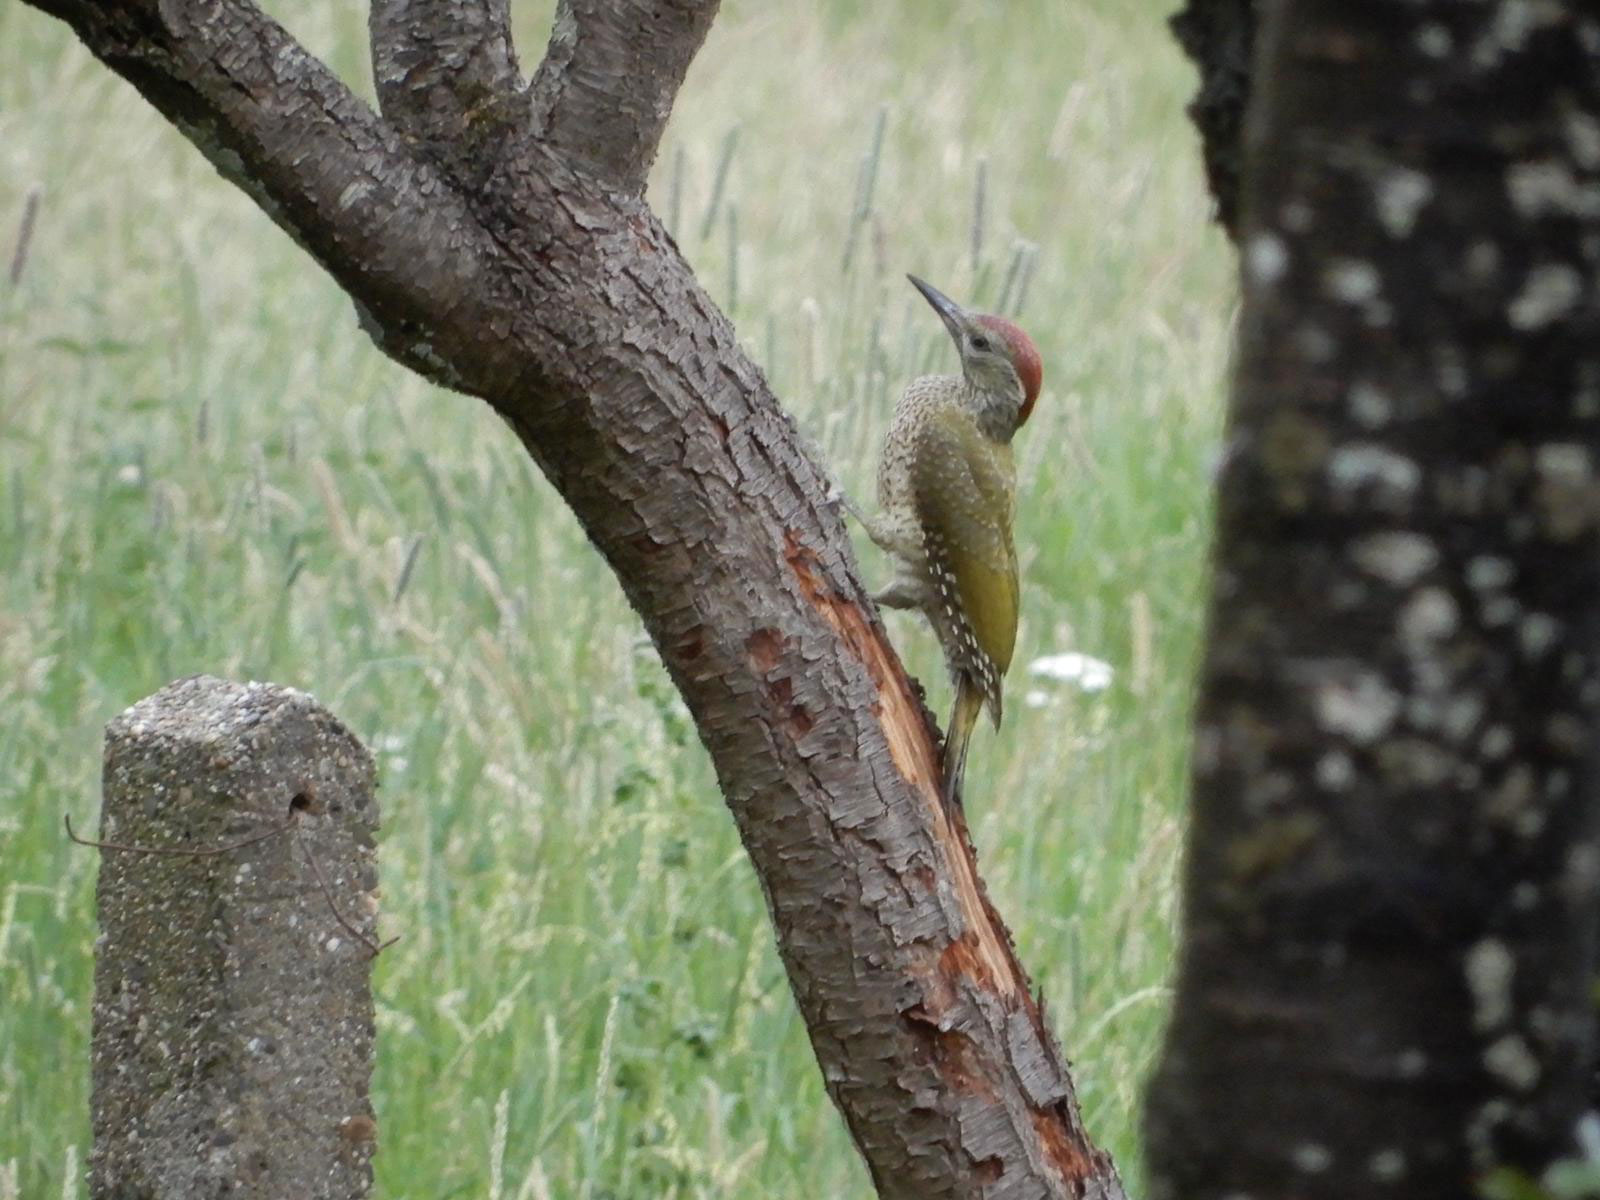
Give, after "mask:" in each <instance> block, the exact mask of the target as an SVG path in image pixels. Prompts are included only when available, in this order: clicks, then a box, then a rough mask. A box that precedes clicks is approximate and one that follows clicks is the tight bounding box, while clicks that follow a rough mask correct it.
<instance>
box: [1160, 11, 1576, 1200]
mask: <svg viewBox="0 0 1600 1200" xmlns="http://www.w3.org/2000/svg"><path fill="white" fill-rule="evenodd" d="M1261 19H1262V25H1261V28H1260V31H1259V37H1258V45H1257V56H1256V59H1255V78H1254V85H1253V94H1254V99H1253V100H1252V107H1251V111H1250V118H1249V122H1248V125H1247V129H1246V135H1245V144H1244V154H1243V165H1244V173H1243V180H1242V189H1243V190H1242V194H1241V205H1240V213H1241V222H1242V223H1241V228H1240V243H1241V254H1242V260H1243V285H1244V310H1243V316H1242V324H1241V332H1240V351H1239V362H1238V367H1237V376H1236V379H1235V383H1234V389H1233V401H1232V412H1231V424H1230V431H1229V438H1228V442H1227V447H1226V452H1225V459H1224V464H1223V467H1222V471H1221V479H1220V504H1219V530H1218V542H1217V549H1216V566H1215V576H1214V582H1213V588H1212V601H1211V618H1210V620H1211V625H1210V635H1209V641H1208V646H1207V652H1206V659H1205V665H1204V670H1203V676H1202V680H1201V691H1200V700H1199V712H1198V724H1197V729H1196V745H1195V752H1194V764H1193V777H1194V823H1193V827H1192V830H1191V835H1190V844H1189V860H1188V866H1187V875H1186V930H1185V938H1184V950H1183V961H1182V965H1181V974H1180V979H1179V986H1178V996H1177V1006H1176V1013H1175V1016H1174V1020H1173V1024H1172V1026H1171V1030H1170V1033H1169V1037H1168V1041H1167V1045H1166V1048H1165V1052H1164V1056H1163V1058H1162V1061H1161V1065H1160V1068H1159V1071H1158V1073H1157V1075H1156V1077H1155V1079H1154V1081H1153V1083H1152V1085H1151V1089H1150V1097H1149V1112H1148V1140H1149V1155H1150V1162H1151V1167H1152V1172H1153V1176H1154V1181H1153V1185H1152V1194H1153V1195H1154V1196H1156V1197H1168V1198H1178V1197H1182V1198H1183V1200H1202V1198H1205V1197H1223V1196H1250V1197H1252V1198H1253V1200H1267V1198H1270V1197H1285V1198H1287V1197H1295V1198H1297V1200H1314V1198H1317V1197H1351V1196H1383V1195H1393V1196H1404V1197H1408V1198H1410V1200H1427V1198H1432V1197H1439V1198H1441V1200H1442V1198H1445V1197H1448V1198H1450V1200H1457V1198H1459V1197H1462V1196H1466V1195H1470V1194H1472V1192H1473V1189H1474V1187H1475V1185H1476V1183H1477V1182H1478V1181H1479V1179H1480V1178H1481V1176H1482V1175H1483V1173H1484V1172H1486V1171H1488V1170H1490V1169H1493V1168H1495V1167H1497V1166H1505V1165H1510V1166H1513V1167H1516V1168H1519V1169H1522V1170H1525V1171H1530V1172H1534V1171H1537V1170H1538V1169H1539V1168H1540V1167H1541V1166H1542V1165H1543V1164H1545V1163H1546V1162H1548V1161H1549V1160H1550V1159H1551V1158H1552V1157H1553V1156H1555V1155H1557V1154H1559V1153H1560V1152H1562V1151H1563V1149H1564V1148H1565V1147H1567V1146H1568V1144H1569V1139H1570V1136H1571V1133H1572V1130H1573V1126H1574V1124H1575V1122H1576V1120H1577V1119H1578V1117H1579V1116H1580V1114H1581V1113H1582V1112H1583V1111H1584V1109H1585V1106H1586V1099H1587V1088H1588V1084H1589V1079H1590V1072H1591V1068H1592V1062H1593V1049H1594V1047H1593V1032H1594V1028H1593V1027H1594V1021H1593V1003H1594V1001H1593V995H1592V990H1591V986H1592V980H1593V978H1594V969H1595V932H1596V930H1595V925H1596V914H1597V896H1596V888H1597V884H1600V841H1597V829H1596V816H1597V805H1596V795H1595V783H1596V780H1595V776H1594V769H1593V768H1594V762H1593V758H1594V753H1595V747H1596V745H1597V733H1600V731H1597V728H1596V719H1595V709H1596V703H1597V701H1600V658H1597V654H1596V652H1597V646H1596V643H1595V635H1596V624H1597V619H1600V556H1597V553H1596V551H1597V545H1596V537H1595V532H1596V519H1597V514H1600V476H1597V474H1596V471H1597V455H1600V296H1597V292H1596V282H1595V281H1596V268H1597V265H1600V263H1597V259H1600V19H1597V17H1596V15H1595V10H1594V9H1593V7H1592V6H1582V5H1576V4H1572V5H1562V4H1547V5H1526V4H1522V3H1517V2H1513V0H1505V2H1501V3H1484V4H1474V5H1462V4H1453V3H1441V2H1433V3H1419V4H1406V5H1400V4H1384V3H1351V2H1350V0H1276V2H1273V3H1267V4H1264V5H1263V6H1262V12H1261Z"/></svg>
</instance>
